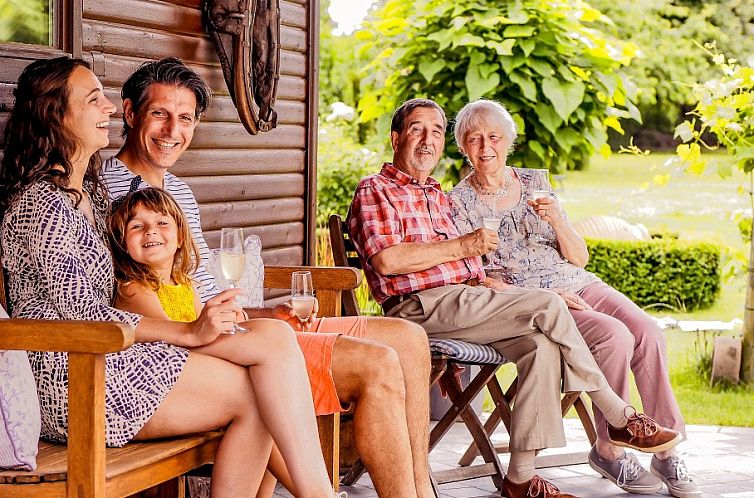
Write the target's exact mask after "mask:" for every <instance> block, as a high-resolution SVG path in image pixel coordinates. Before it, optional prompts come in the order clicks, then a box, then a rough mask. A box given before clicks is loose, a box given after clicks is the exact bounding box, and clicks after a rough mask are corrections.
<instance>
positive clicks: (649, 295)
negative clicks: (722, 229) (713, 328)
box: [587, 238, 722, 311]
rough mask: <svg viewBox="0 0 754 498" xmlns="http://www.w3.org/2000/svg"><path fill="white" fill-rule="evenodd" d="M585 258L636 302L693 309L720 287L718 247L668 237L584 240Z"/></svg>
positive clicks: (704, 303)
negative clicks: (586, 255) (630, 239)
mask: <svg viewBox="0 0 754 498" xmlns="http://www.w3.org/2000/svg"><path fill="white" fill-rule="evenodd" d="M587 245H588V247H589V264H588V265H587V270H589V271H591V272H594V273H595V274H596V275H598V276H599V277H600V278H601V279H602V280H604V281H605V283H607V284H609V285H612V286H613V287H615V288H616V289H618V290H619V291H621V292H622V293H624V294H625V295H626V296H628V297H629V298H630V299H631V300H632V301H634V302H635V303H636V304H638V305H639V306H652V305H654V306H657V305H665V306H668V307H672V308H674V309H681V310H688V311H691V310H695V309H703V308H708V307H710V306H712V305H713V304H714V302H715V299H716V298H717V296H718V295H719V293H720V287H721V279H722V267H721V263H720V247H719V246H718V245H715V244H709V243H706V242H681V241H676V240H673V239H672V238H663V239H655V240H650V241H615V240H596V239H589V240H587Z"/></svg>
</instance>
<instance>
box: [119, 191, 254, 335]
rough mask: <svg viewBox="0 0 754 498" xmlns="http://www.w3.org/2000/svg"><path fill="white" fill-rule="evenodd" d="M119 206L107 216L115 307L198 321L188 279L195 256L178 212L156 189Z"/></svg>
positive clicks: (197, 307) (170, 199) (198, 309)
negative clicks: (111, 252) (114, 280)
mask: <svg viewBox="0 0 754 498" xmlns="http://www.w3.org/2000/svg"><path fill="white" fill-rule="evenodd" d="M119 201H121V202H118V203H117V204H116V206H115V209H114V211H113V214H112V216H111V217H110V237H111V242H112V244H111V246H112V250H113V260H114V261H113V264H114V265H115V278H116V280H117V282H118V290H117V293H116V301H115V305H116V307H118V308H121V309H124V310H129V311H134V312H138V313H141V314H143V315H145V316H151V317H154V318H165V319H170V320H173V321H178V322H192V321H194V320H196V317H197V316H198V315H199V313H201V310H202V303H201V301H200V299H199V293H198V292H197V289H196V288H195V285H196V284H195V283H194V282H193V281H192V280H191V277H189V275H190V274H191V273H193V272H194V270H195V269H196V265H197V263H196V262H197V261H199V255H198V250H197V248H196V245H195V244H194V241H193V239H192V238H191V233H190V232H189V229H188V224H187V223H186V219H185V217H184V215H183V212H182V211H181V209H180V207H178V205H177V204H176V202H175V200H173V197H172V196H171V195H170V194H168V193H167V192H165V191H164V190H161V189H156V188H147V189H142V190H138V191H136V192H133V193H131V194H129V195H128V196H126V197H124V198H123V199H122V200H121V199H119ZM137 310H138V311H137ZM239 318H241V317H236V319H237V320H238V319H239Z"/></svg>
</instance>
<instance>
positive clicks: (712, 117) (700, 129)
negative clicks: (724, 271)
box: [676, 43, 754, 382]
mask: <svg viewBox="0 0 754 498" xmlns="http://www.w3.org/2000/svg"><path fill="white" fill-rule="evenodd" d="M705 48H706V50H708V51H709V53H710V55H711V56H712V60H713V62H714V63H715V67H716V68H717V70H718V74H717V76H716V77H715V78H713V79H710V80H708V81H706V82H704V83H697V84H695V85H693V86H692V89H693V95H694V98H695V100H696V105H695V107H694V109H693V110H692V111H691V112H690V113H689V115H690V119H689V120H687V121H684V122H683V123H681V124H680V125H679V126H678V127H677V128H676V136H677V137H678V138H680V139H681V140H682V141H683V143H682V144H681V145H679V146H678V148H677V155H678V159H677V162H678V163H679V164H681V165H682V166H683V167H684V168H685V169H686V170H687V171H689V172H691V173H697V174H699V173H702V172H703V171H704V170H705V169H706V166H707V164H708V162H709V161H710V159H709V155H702V150H703V149H704V148H712V147H710V146H708V145H707V144H706V143H705V142H704V137H705V134H706V133H711V134H713V135H714V136H715V137H716V138H717V140H718V141H719V143H720V144H722V145H723V146H725V147H726V149H727V151H728V155H729V156H730V158H731V159H732V162H733V165H735V167H738V168H739V169H741V170H742V171H744V172H745V173H748V175H749V179H750V181H751V182H752V186H753V187H754V175H753V172H754V54H751V55H749V57H748V58H747V60H746V62H745V63H744V64H739V63H738V61H737V60H736V59H733V58H730V59H726V57H725V56H724V55H723V54H721V53H718V52H717V49H716V47H715V44H714V43H710V44H707V45H706V46H705ZM713 160H714V159H713ZM716 163H717V166H718V172H719V173H720V174H721V175H723V176H726V175H729V174H730V168H731V163H730V162H727V161H716ZM749 196H750V198H751V199H752V206H753V207H754V196H752V191H751V190H750V191H749ZM747 224H748V230H747V231H748V233H749V236H750V237H751V236H752V233H754V231H752V230H751V220H748V223H747ZM750 251H751V252H750V255H749V271H748V279H747V284H748V285H747V288H746V305H745V308H744V354H743V361H742V365H741V377H742V378H743V379H744V380H745V381H747V382H754V239H751V238H750Z"/></svg>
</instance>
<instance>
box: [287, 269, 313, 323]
mask: <svg viewBox="0 0 754 498" xmlns="http://www.w3.org/2000/svg"><path fill="white" fill-rule="evenodd" d="M314 303H315V298H314V287H313V286H312V274H311V272H308V271H294V272H293V273H292V274H291V306H293V311H294V312H295V313H296V316H297V317H298V319H299V320H301V321H302V322H305V321H306V320H308V319H309V317H310V316H311V314H312V312H313V311H314Z"/></svg>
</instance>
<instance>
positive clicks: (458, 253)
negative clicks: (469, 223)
mask: <svg viewBox="0 0 754 498" xmlns="http://www.w3.org/2000/svg"><path fill="white" fill-rule="evenodd" d="M497 244H498V237H497V234H496V233H495V232H494V231H492V230H487V229H486V228H479V229H478V230H475V231H474V232H471V233H469V234H466V235H462V236H461V237H458V238H457V239H453V240H442V241H438V242H401V243H399V244H396V245H394V246H390V247H387V248H385V249H383V250H381V251H380V252H378V253H377V254H375V255H374V256H372V258H371V259H370V260H369V263H370V264H371V265H372V267H374V269H375V270H376V271H377V272H378V273H380V274H381V275H401V274H405V273H412V272H417V271H423V270H426V269H428V268H432V267H433V266H437V265H439V264H442V263H447V262H449V261H456V260H459V259H463V258H470V257H474V256H481V255H482V254H486V253H488V252H493V251H494V250H495V249H497Z"/></svg>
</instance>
